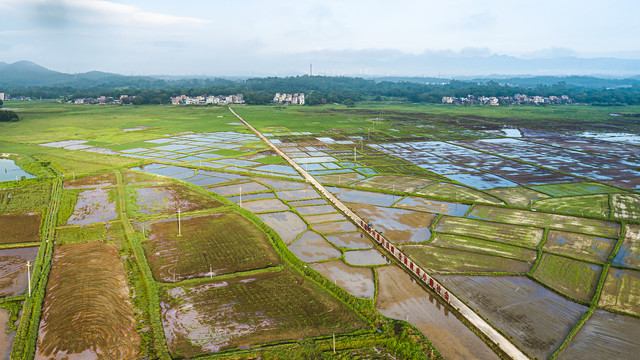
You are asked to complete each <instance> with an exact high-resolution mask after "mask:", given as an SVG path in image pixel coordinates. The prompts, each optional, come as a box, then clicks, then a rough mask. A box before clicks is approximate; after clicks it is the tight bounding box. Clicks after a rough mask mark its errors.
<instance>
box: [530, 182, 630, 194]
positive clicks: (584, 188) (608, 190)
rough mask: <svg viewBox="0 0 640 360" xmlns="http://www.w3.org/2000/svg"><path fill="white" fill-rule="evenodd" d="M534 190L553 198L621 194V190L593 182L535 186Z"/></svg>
mask: <svg viewBox="0 0 640 360" xmlns="http://www.w3.org/2000/svg"><path fill="white" fill-rule="evenodd" d="M532 188H533V189H535V190H537V191H540V192H543V193H545V194H547V195H550V196H553V197H564V196H579V195H594V194H615V193H617V192H620V190H618V189H616V188H613V187H611V186H607V185H603V184H598V183H592V182H583V183H569V184H549V185H534V186H532Z"/></svg>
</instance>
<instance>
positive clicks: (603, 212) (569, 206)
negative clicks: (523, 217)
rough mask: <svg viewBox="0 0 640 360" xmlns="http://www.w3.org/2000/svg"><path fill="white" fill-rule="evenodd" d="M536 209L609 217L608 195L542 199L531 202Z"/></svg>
mask: <svg viewBox="0 0 640 360" xmlns="http://www.w3.org/2000/svg"><path fill="white" fill-rule="evenodd" d="M532 207H533V208H534V209H536V210H542V211H552V212H561V213H565V214H574V215H580V216H588V217H596V218H605V219H607V218H609V213H610V210H609V196H608V195H585V196H571V197H562V198H552V199H543V200H537V201H535V202H533V204H532Z"/></svg>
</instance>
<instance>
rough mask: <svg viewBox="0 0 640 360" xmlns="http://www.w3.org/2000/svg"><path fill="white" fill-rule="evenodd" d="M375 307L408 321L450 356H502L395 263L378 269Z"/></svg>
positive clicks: (494, 357) (479, 357)
mask: <svg viewBox="0 0 640 360" xmlns="http://www.w3.org/2000/svg"><path fill="white" fill-rule="evenodd" d="M375 271H376V272H377V275H378V296H377V299H376V304H375V308H376V310H378V311H379V312H380V313H382V314H383V315H384V316H387V317H390V318H393V319H398V320H403V321H407V322H409V323H410V324H412V325H413V326H415V327H416V328H417V329H418V330H420V332H422V333H423V334H424V336H426V337H427V338H428V339H429V340H430V341H431V343H432V344H433V345H434V346H435V347H436V349H438V351H439V352H440V354H442V356H444V357H445V358H446V359H461V360H462V359H464V360H466V359H496V360H497V359H499V357H498V355H496V354H495V353H494V352H493V350H491V349H490V348H489V346H488V345H487V344H485V343H484V342H483V341H482V340H481V339H480V338H479V337H478V336H477V335H476V334H475V333H473V332H472V331H471V330H469V328H467V327H466V326H465V325H463V324H462V322H460V320H458V319H457V318H456V317H455V315H453V314H452V313H450V312H449V311H448V310H447V309H446V308H445V307H444V306H442V305H441V304H440V303H439V302H438V301H437V300H436V299H434V298H433V297H432V296H431V295H430V294H429V293H427V292H426V291H425V290H424V289H423V288H422V287H420V285H418V284H417V283H416V282H415V281H414V280H412V279H411V278H410V277H409V276H408V275H407V274H405V273H404V271H402V269H400V268H399V267H397V266H395V265H389V266H382V267H378V268H376V269H375Z"/></svg>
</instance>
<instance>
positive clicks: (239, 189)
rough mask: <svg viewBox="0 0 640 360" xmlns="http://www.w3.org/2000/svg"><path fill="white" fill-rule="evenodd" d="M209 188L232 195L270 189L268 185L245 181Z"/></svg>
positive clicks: (215, 191)
mask: <svg viewBox="0 0 640 360" xmlns="http://www.w3.org/2000/svg"><path fill="white" fill-rule="evenodd" d="M207 190H209V191H211V192H214V193H216V194H218V195H221V196H231V195H239V194H250V193H256V192H264V191H269V188H267V187H266V186H264V185H262V184H260V183H257V182H245V183H239V184H233V185H222V186H216V187H210V188H207Z"/></svg>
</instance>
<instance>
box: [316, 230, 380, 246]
mask: <svg viewBox="0 0 640 360" xmlns="http://www.w3.org/2000/svg"><path fill="white" fill-rule="evenodd" d="M327 240H329V241H330V242H331V243H332V244H334V245H335V246H337V247H339V248H343V249H369V248H372V247H373V242H372V241H371V240H369V238H368V237H365V236H364V234H362V233H361V232H347V233H340V234H331V235H327Z"/></svg>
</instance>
